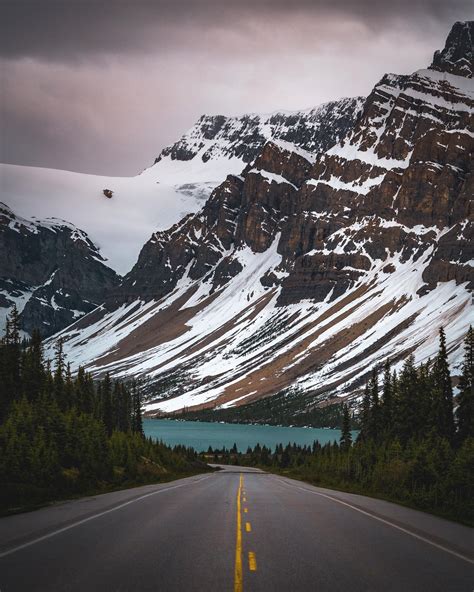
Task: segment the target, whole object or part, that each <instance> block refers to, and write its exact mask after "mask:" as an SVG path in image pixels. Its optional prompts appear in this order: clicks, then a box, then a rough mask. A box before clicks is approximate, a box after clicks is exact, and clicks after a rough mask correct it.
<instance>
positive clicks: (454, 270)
mask: <svg viewBox="0 0 474 592" xmlns="http://www.w3.org/2000/svg"><path fill="white" fill-rule="evenodd" d="M472 32H473V23H472V22H469V23H457V24H456V25H455V26H454V27H453V30H452V32H451V33H450V35H449V37H448V40H447V43H446V47H445V49H444V50H443V51H442V52H436V53H435V56H434V59H433V64H432V65H431V66H430V68H428V69H425V70H418V71H417V72H415V73H413V74H411V75H403V76H400V75H394V74H388V75H386V76H384V77H383V78H382V80H381V81H380V82H379V83H378V84H376V86H375V87H374V89H373V91H372V92H371V93H370V95H369V96H368V97H367V99H366V100H365V101H364V104H363V106H362V110H361V112H360V114H359V116H358V117H357V120H356V121H355V123H354V125H353V126H352V128H351V129H350V130H348V133H347V134H346V135H345V136H344V135H341V138H340V141H338V142H336V143H335V144H334V145H333V146H332V147H328V146H325V147H324V149H322V151H321V152H318V150H317V149H316V150H314V149H313V147H312V146H311V145H308V144H305V145H304V144H302V143H301V144H299V145H296V144H295V142H293V143H290V142H288V140H286V141H285V140H283V139H279V138H273V139H272V141H268V142H266V143H265V144H264V146H263V147H262V148H261V149H260V150H257V153H256V156H255V158H254V155H253V154H252V153H251V150H252V148H251V145H250V151H249V153H248V156H246V158H248V159H249V162H248V164H247V166H245V168H244V170H243V171H241V172H240V174H235V171H231V173H232V174H229V175H228V176H227V178H226V180H225V181H224V182H223V183H221V184H220V185H219V186H217V187H216V188H215V189H214V190H213V192H212V194H211V196H210V197H209V199H208V200H207V201H206V203H205V205H204V207H203V208H202V209H201V210H200V211H199V212H197V213H195V214H190V215H188V216H186V217H184V218H183V219H182V220H181V221H179V222H178V223H176V224H175V225H174V226H172V227H171V228H170V229H168V230H166V231H164V230H161V231H158V232H155V233H154V234H153V236H152V238H151V239H150V240H149V241H148V243H146V244H145V246H144V247H143V249H142V251H141V253H140V256H139V258H138V261H137V263H136V265H135V266H134V267H133V268H132V270H131V271H130V272H129V273H128V274H127V275H126V276H125V278H124V280H123V282H122V283H121V284H120V285H119V286H117V288H116V289H113V290H112V291H111V292H110V295H109V297H108V299H107V301H106V303H105V305H104V306H103V307H101V308H99V309H96V310H95V311H93V312H91V313H89V314H88V315H87V316H86V317H84V318H83V319H81V320H79V321H78V322H76V323H75V324H74V325H72V327H70V328H69V329H67V330H65V331H63V332H62V333H61V336H62V337H63V338H64V339H65V341H66V344H65V347H66V351H67V355H68V357H69V359H70V360H71V362H73V364H74V365H76V366H77V365H78V364H79V363H85V364H87V366H88V368H89V369H90V370H92V371H93V372H95V373H96V374H102V373H104V372H105V371H110V372H111V373H113V374H114V375H117V376H122V377H126V376H130V375H140V376H142V377H144V378H146V379H147V380H148V392H149V396H150V401H149V405H148V409H149V411H156V412H170V411H177V410H180V409H183V408H185V407H186V408H188V409H189V408H192V409H199V408H204V407H210V408H219V407H229V406H235V405H238V406H240V405H246V404H248V403H251V402H253V401H258V400H260V399H262V398H267V397H273V398H272V399H271V401H276V400H277V399H278V400H279V401H283V403H284V402H285V401H286V400H287V401H291V404H292V406H293V407H292V408H293V410H294V409H295V400H296V401H297V404H296V406H297V411H298V412H301V411H304V410H307V409H310V408H312V407H313V406H315V405H325V404H327V403H328V402H331V400H332V399H333V398H334V397H338V396H343V397H345V396H347V395H354V394H355V395H357V393H358V392H359V390H360V387H361V385H362V384H363V382H364V381H365V378H366V376H367V374H368V372H369V371H370V369H371V368H372V367H373V366H374V365H375V364H380V363H382V362H384V361H385V360H386V359H387V358H390V359H391V360H392V362H393V364H394V367H397V365H399V364H400V363H401V360H402V359H403V358H404V357H405V356H407V355H408V354H411V353H412V354H414V356H415V359H416V361H418V362H419V361H425V360H427V359H428V358H429V357H432V356H433V355H434V354H435V353H436V349H437V333H438V330H439V327H440V326H441V325H443V326H444V327H445V330H446V333H447V336H448V350H449V354H450V360H451V362H452V363H454V364H456V363H457V362H458V360H459V357H460V344H461V341H462V338H463V336H464V334H465V332H466V331H467V327H468V324H469V321H470V318H472V317H471V312H472V308H471V302H472V294H471V292H472V288H473V273H472V260H473V258H474V257H473V247H472V244H473V241H472V238H473V237H472V195H473V193H474V191H473V183H474V181H473V176H472V151H473V136H474V134H473V133H472V130H473V111H474V88H473V82H472V68H471V66H472V53H470V51H471V52H472V50H471V49H470V48H471V45H470V39H471V38H472ZM206 121H207V120H206ZM223 126H224V128H225V123H223ZM211 128H212V130H211V132H209V135H211V136H213V138H217V140H216V142H217V144H215V145H219V142H218V139H219V138H218V135H219V134H220V133H221V132H219V131H218V130H220V129H222V126H221V125H220V123H219V124H216V125H215V126H214V127H213V126H211ZM216 130H217V131H216ZM226 133H227V132H226ZM240 133H241V132H240ZM226 137H230V136H229V135H227V136H226ZM211 140H212V141H214V140H213V139H212V138H211ZM247 144H249V142H247ZM180 145H181V147H183V146H184V145H183V143H182V142H181V144H180ZM198 145H199V144H195V143H194V144H192V145H191V144H189V143H188V144H186V146H184V148H183V149H184V153H180V152H179V147H178V148H177V149H176V151H175V152H174V153H173V150H171V151H168V152H167V153H166V154H165V155H164V157H163V159H164V158H168V159H170V158H171V159H172V158H173V156H172V155H173V154H174V156H175V159H178V158H183V157H187V156H189V155H190V154H194V156H191V157H190V158H191V161H192V159H193V158H196V157H197V156H198V155H201V160H202V156H203V155H204V154H207V153H208V151H209V150H210V146H208V145H207V144H206V145H204V146H203V147H201V148H198ZM303 145H304V146H305V147H303ZM204 149H205V152H204V153H202V151H203V150H204ZM186 150H188V151H187V152H186ZM213 150H214V149H213ZM163 159H162V160H161V161H159V162H158V163H157V165H156V166H159V165H160V163H161V162H162V161H163ZM275 397H276V398H275ZM336 400H337V399H336ZM270 404H272V403H270Z"/></svg>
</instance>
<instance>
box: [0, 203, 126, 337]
mask: <svg viewBox="0 0 474 592" xmlns="http://www.w3.org/2000/svg"><path fill="white" fill-rule="evenodd" d="M102 261H103V260H102V257H101V255H100V254H99V252H98V250H97V247H95V245H94V244H93V243H92V242H91V241H90V240H89V238H88V237H87V235H86V234H85V233H84V232H82V231H81V230H79V229H77V228H76V227H75V226H73V225H72V224H69V223H67V222H64V221H62V220H57V219H50V220H45V221H36V220H35V221H30V220H25V219H24V218H21V217H19V216H16V215H15V214H14V213H13V211H12V210H11V209H10V208H9V207H8V206H6V205H5V204H0V269H1V274H2V277H1V278H0V290H1V292H0V307H1V309H2V313H3V317H4V316H6V314H7V312H8V310H9V309H11V307H12V306H13V304H16V305H17V308H18V309H19V310H20V311H21V315H20V319H21V326H22V329H23V330H24V331H25V332H26V333H30V332H31V331H32V330H33V329H34V328H38V329H40V330H41V332H42V334H43V335H44V336H48V335H52V334H53V333H56V332H57V331H59V330H60V329H62V328H64V327H66V326H67V325H70V324H71V323H72V322H73V321H75V320H76V319H77V318H79V317H81V316H83V315H84V314H85V313H87V312H89V311H91V310H92V309H94V308H96V306H97V305H99V304H101V303H102V302H103V300H104V297H105V294H106V292H107V291H108V290H110V289H111V288H112V287H114V286H116V285H117V284H118V283H119V276H117V275H116V274H115V272H114V271H112V270H111V269H109V268H108V267H107V266H106V265H104V263H103V262H102Z"/></svg>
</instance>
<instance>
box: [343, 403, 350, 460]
mask: <svg viewBox="0 0 474 592" xmlns="http://www.w3.org/2000/svg"><path fill="white" fill-rule="evenodd" d="M340 444H341V449H342V450H345V451H347V450H349V448H350V447H351V446H352V434H351V418H350V416H349V407H348V406H347V404H346V403H344V405H343V406H342V426H341V438H340Z"/></svg>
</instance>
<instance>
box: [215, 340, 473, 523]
mask: <svg viewBox="0 0 474 592" xmlns="http://www.w3.org/2000/svg"><path fill="white" fill-rule="evenodd" d="M465 347H466V353H465V357H464V364H463V370H462V376H461V379H460V382H459V391H460V392H459V397H458V402H459V405H458V409H457V412H456V417H457V432H454V425H453V423H452V415H453V410H452V406H453V401H452V389H451V376H450V374H449V367H448V363H447V355H446V344H445V337H444V333H443V332H442V331H441V332H440V351H439V355H438V357H437V359H436V360H435V361H434V363H430V362H428V363H426V364H422V365H421V366H419V367H415V364H414V361H413V358H409V359H408V360H407V361H406V362H405V364H404V366H403V368H402V371H401V372H400V374H399V375H398V376H397V375H396V374H395V373H393V374H391V370H390V364H389V363H388V362H387V364H386V365H385V367H384V377H383V387H382V393H381V396H380V395H379V387H378V378H377V371H376V370H374V372H373V373H372V376H371V378H370V380H369V382H368V384H367V387H366V390H365V393H364V395H363V399H362V404H361V408H360V426H361V429H360V432H359V437H358V439H357V441H356V442H355V443H354V444H352V442H351V432H350V424H351V418H350V415H349V409H348V407H347V405H343V406H342V422H341V423H340V426H341V432H342V433H341V439H340V443H339V445H338V444H337V443H333V444H326V445H324V446H321V445H320V444H319V442H315V443H314V445H313V446H312V448H309V447H307V446H297V445H295V444H288V445H287V446H286V447H283V446H282V445H278V446H277V447H276V448H275V450H274V451H273V452H271V451H267V450H265V451H264V449H263V448H261V447H260V446H256V447H255V448H254V449H251V448H249V449H248V450H247V452H246V453H245V454H239V453H237V451H236V450H234V449H233V450H230V451H218V450H213V451H212V454H213V460H214V461H216V462H219V461H220V462H223V461H224V460H225V462H235V463H236V464H240V465H254V466H260V467H262V468H269V469H270V470H274V471H277V472H283V473H285V474H287V475H290V476H294V477H297V478H300V479H303V480H305V481H308V482H310V483H314V484H317V485H322V486H329V487H334V488H336V489H345V490H349V491H354V492H357V493H363V494H369V495H374V496H380V497H385V498H388V499H391V500H394V501H400V502H403V503H406V504H409V505H412V506H414V507H417V508H421V509H424V510H429V511H432V512H435V513H439V514H441V515H444V516H447V517H450V518H455V519H457V520H461V521H463V522H467V523H469V524H474V434H473V426H474V401H473V349H474V335H473V331H472V329H470V330H469V333H468V335H467V337H466V345H465ZM203 456H204V457H206V456H207V455H203Z"/></svg>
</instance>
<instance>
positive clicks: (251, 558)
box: [249, 551, 257, 571]
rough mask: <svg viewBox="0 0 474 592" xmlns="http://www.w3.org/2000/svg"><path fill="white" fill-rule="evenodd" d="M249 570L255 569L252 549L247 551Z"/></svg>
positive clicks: (255, 560)
mask: <svg viewBox="0 0 474 592" xmlns="http://www.w3.org/2000/svg"><path fill="white" fill-rule="evenodd" d="M249 570H250V571H257V558H256V557H255V553H254V552H253V551H249Z"/></svg>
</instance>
